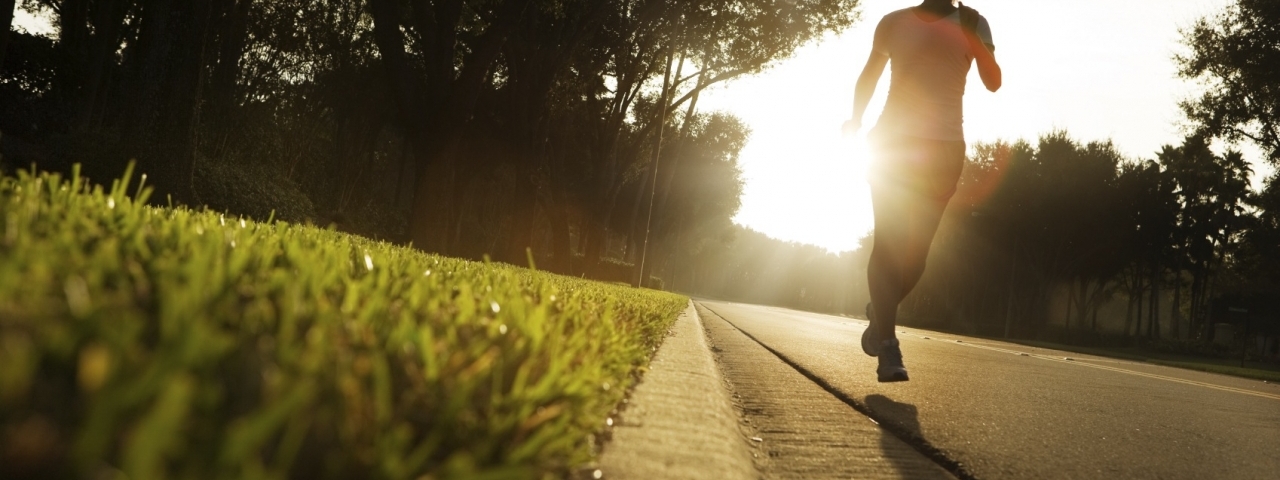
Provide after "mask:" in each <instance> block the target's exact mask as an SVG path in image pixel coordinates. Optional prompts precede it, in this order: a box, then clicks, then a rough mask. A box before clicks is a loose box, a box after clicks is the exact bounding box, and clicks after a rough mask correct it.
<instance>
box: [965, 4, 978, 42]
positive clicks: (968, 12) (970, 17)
mask: <svg viewBox="0 0 1280 480" xmlns="http://www.w3.org/2000/svg"><path fill="white" fill-rule="evenodd" d="M978 17H979V15H978V11H977V10H974V9H972V8H969V7H966V6H964V3H963V2H961V3H960V27H962V28H964V31H965V32H966V33H971V34H975V35H976V34H977V33H978Z"/></svg>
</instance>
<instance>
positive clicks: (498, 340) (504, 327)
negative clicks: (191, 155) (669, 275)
mask: <svg viewBox="0 0 1280 480" xmlns="http://www.w3.org/2000/svg"><path fill="white" fill-rule="evenodd" d="M124 178H125V179H126V180H124V181H117V182H116V183H115V184H114V186H113V187H112V188H111V189H110V191H104V189H102V188H95V187H90V186H89V185H87V184H86V183H85V182H84V181H82V180H81V179H79V178H77V177H75V176H73V177H72V178H61V177H59V176H57V175H46V174H39V175H35V174H30V173H25V172H19V173H18V175H17V176H16V177H4V178H3V179H0V478H89V477H93V478H129V479H132V480H148V479H180V478H246V479H252V478H307V479H310V478H389V479H400V478H543V477H559V476H563V475H564V474H565V473H566V472H568V471H569V470H570V469H572V468H573V467H575V466H578V465H581V464H583V463H585V462H588V461H590V459H591V457H592V455H593V452H592V449H593V448H594V444H595V442H594V441H593V436H594V435H595V434H596V433H598V432H600V431H601V430H602V428H603V426H604V420H605V418H606V417H607V416H608V415H609V414H610V411H611V410H613V409H614V408H615V406H617V404H618V402H619V401H620V400H621V398H622V397H623V396H624V394H625V392H626V390H627V388H628V387H629V386H630V385H631V384H632V383H633V382H634V379H635V378H636V376H637V374H638V373H639V372H641V371H642V370H643V368H644V366H645V365H646V364H647V362H648V359H649V358H650V356H651V354H652V352H653V351H654V349H655V348H656V346H657V345H658V343H659V342H660V340H661V338H662V336H663V335H664V333H665V332H666V330H667V328H668V327H669V325H670V324H671V322H672V321H673V320H674V319H675V317H676V315H677V314H678V313H679V312H680V311H681V310H682V309H683V308H684V307H685V305H686V302H687V300H686V299H685V298H684V297H680V296H677V295H672V294H666V293H662V292H654V291H647V290H637V289H631V288H626V287H619V286H613V285H605V284H600V283H595V282H588V281H582V280H578V279H573V278H567V277H561V276H556V275H550V274H545V273H539V272H535V271H531V270H527V269H522V268H515V267H511V266H507V265H498V264H485V263H475V262H467V261H461V260H455V259H449V258H442V257H438V256H432V255H427V254H423V253H420V252H418V251H415V250H412V249H408V248H403V247H398V246H394V245H390V244H385V243H378V242H373V241H370V240H368V239H364V238H361V237H356V236H351V235H345V234H342V233H337V232H333V231H328V230H324V229H319V228H314V227H309V226H299V225H290V224H285V223H280V222H267V223H256V222H251V221H244V220H241V219H238V218H228V217H224V216H222V215H219V214H217V213H210V212H195V211H191V210H187V209H182V208H177V209H173V208H155V207H150V206H146V205H145V197H146V196H147V190H146V189H145V188H141V187H140V186H130V185H129V182H128V180H127V179H128V178H129V174H127V173H126V175H125V177H124ZM144 180H145V179H144ZM130 194H132V195H130Z"/></svg>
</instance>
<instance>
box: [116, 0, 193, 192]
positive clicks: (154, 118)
mask: <svg viewBox="0 0 1280 480" xmlns="http://www.w3.org/2000/svg"><path fill="white" fill-rule="evenodd" d="M210 1H211V0H150V1H147V2H145V3H144V4H143V15H142V26H141V31H140V33H139V39H138V46H137V48H138V49H139V52H138V54H139V55H138V56H137V57H136V58H135V61H136V62H138V63H137V64H136V65H135V66H134V68H133V72H134V78H133V82H132V83H131V84H130V85H129V86H130V87H131V88H133V93H132V95H131V96H130V98H131V102H130V105H131V107H132V108H131V114H130V115H125V116H124V117H123V118H124V121H125V122H127V123H126V125H125V128H124V129H123V130H124V135H123V138H124V142H123V143H124V145H125V146H126V148H127V149H129V150H130V151H132V152H134V153H135V154H137V155H138V159H139V166H140V167H141V169H140V170H141V171H142V172H143V173H146V174H148V177H149V178H150V179H151V180H150V181H151V182H153V184H154V185H155V186H156V188H157V190H158V191H159V192H160V193H161V195H159V196H158V198H157V199H156V200H158V201H162V202H163V201H164V200H163V199H164V196H163V195H164V194H169V195H170V196H171V197H172V199H173V200H174V201H175V202H178V203H185V204H193V203H194V202H196V201H197V199H196V198H195V192H194V189H193V186H192V172H193V170H194V166H195V157H196V146H197V144H198V142H197V138H196V132H197V128H196V127H197V125H198V123H199V115H200V99H201V90H202V87H203V81H202V80H203V73H204V68H205V43H206V34H207V31H208V24H209V12H210Z"/></svg>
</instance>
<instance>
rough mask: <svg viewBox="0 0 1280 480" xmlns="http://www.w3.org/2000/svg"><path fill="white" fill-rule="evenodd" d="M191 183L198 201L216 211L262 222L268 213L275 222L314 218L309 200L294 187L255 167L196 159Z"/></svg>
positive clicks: (268, 216) (278, 177)
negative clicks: (192, 182) (193, 185)
mask: <svg viewBox="0 0 1280 480" xmlns="http://www.w3.org/2000/svg"><path fill="white" fill-rule="evenodd" d="M194 181H195V190H196V195H197V196H198V197H199V198H200V201H201V202H204V204H205V205H208V207H209V208H210V209H213V210H216V211H220V212H226V213H230V214H232V215H243V216H245V217H248V218H251V219H255V220H263V221H265V220H267V219H268V218H271V215H272V212H274V213H275V218H276V219H279V220H284V221H288V222H309V221H314V220H315V218H316V212H315V206H313V205H312V203H311V199H310V198H308V197H307V196H306V194H304V193H302V190H301V189H299V188H298V186H297V185H296V184H294V183H293V182H291V181H289V180H288V179H286V178H281V177H280V175H279V174H278V173H275V172H272V171H270V169H268V168H265V167H262V166H259V165H252V164H243V165H233V164H229V163H224V162H218V161H214V160H208V159H200V160H198V161H197V162H196V166H195V179H194Z"/></svg>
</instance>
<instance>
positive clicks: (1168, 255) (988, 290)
mask: <svg viewBox="0 0 1280 480" xmlns="http://www.w3.org/2000/svg"><path fill="white" fill-rule="evenodd" d="M971 152H972V154H971V155H970V158H969V162H968V164H967V165H966V168H965V170H964V173H963V175H962V178H961V180H960V186H959V190H958V192H957V194H956V197H955V198H954V199H953V200H952V204H951V206H950V207H949V208H948V210H947V213H946V215H945V217H944V219H943V223H942V226H941V227H940V229H939V232H938V236H937V238H936V239H935V240H934V248H933V251H932V253H931V256H930V259H929V266H928V269H927V270H926V273H925V277H924V278H923V279H922V281H921V283H920V286H919V287H918V288H917V289H916V291H915V292H913V293H912V294H911V295H910V296H909V297H908V298H907V300H906V303H905V304H904V306H903V309H904V310H903V315H904V317H905V320H906V321H907V322H908V323H912V322H914V323H916V324H921V323H924V324H932V325H938V326H950V327H955V328H963V329H965V330H969V331H977V332H979V333H987V334H992V335H1001V334H1003V329H1004V328H1005V327H1004V321H1005V319H1006V318H1009V319H1010V321H1011V325H1010V329H1011V330H1012V331H1011V332H1010V333H1011V334H1012V335H1015V336H1024V337H1035V336H1040V335H1042V334H1044V333H1046V332H1049V331H1052V332H1053V333H1055V334H1062V333H1064V332H1062V331H1061V328H1062V327H1063V326H1065V328H1066V330H1067V332H1065V333H1067V334H1068V335H1069V337H1068V338H1077V337H1088V336H1091V335H1097V334H1098V333H1099V328H1098V323H1097V312H1098V309H1099V307H1100V306H1101V305H1102V304H1103V303H1105V302H1108V301H1113V299H1116V298H1122V299H1127V302H1128V314H1127V316H1126V325H1125V328H1124V334H1125V335H1130V336H1141V337H1147V338H1152V339H1157V338H1171V339H1196V338H1205V336H1207V335H1208V334H1209V333H1208V329H1209V327H1210V326H1211V319H1213V318H1217V319H1219V320H1221V319H1223V318H1226V317H1227V315H1225V312H1226V310H1227V309H1228V308H1232V307H1236V308H1244V309H1250V310H1251V311H1252V312H1253V313H1254V314H1255V316H1256V318H1257V319H1258V323H1257V324H1256V325H1254V328H1256V329H1258V330H1256V331H1262V330H1264V329H1270V330H1268V331H1271V330H1274V331H1271V333H1272V334H1273V335H1275V334H1280V328H1277V327H1280V248H1277V246H1280V176H1278V177H1272V178H1271V179H1270V180H1269V181H1268V182H1267V183H1266V185H1265V188H1264V189H1263V190H1261V191H1254V190H1253V189H1251V187H1250V182H1249V177H1250V173H1251V171H1250V167H1249V165H1248V164H1247V163H1246V162H1245V161H1244V159H1243V157H1242V156H1241V155H1240V153H1238V152H1235V151H1230V150H1228V151H1225V152H1223V153H1214V151H1213V150H1212V149H1210V148H1209V145H1208V144H1207V143H1206V142H1205V141H1204V140H1203V139H1202V138H1199V137H1194V136H1193V137H1191V138H1188V139H1187V140H1186V142H1185V143H1184V144H1183V145H1181V146H1176V147H1175V146H1166V147H1164V149H1163V150H1162V151H1161V152H1159V153H1158V154H1157V155H1156V156H1155V158H1152V159H1125V158H1123V156H1122V155H1121V154H1120V153H1119V152H1117V150H1116V149H1115V147H1114V145H1113V144H1112V143H1111V142H1089V143H1082V142H1079V141H1077V140H1075V139H1072V138H1071V137H1070V136H1069V135H1068V134H1067V133H1066V132H1053V133H1050V134H1047V135H1044V136H1043V137H1041V138H1040V139H1039V141H1038V142H1037V143H1036V144H1032V143H1028V142H1025V141H1018V142H1014V143H1008V142H994V143H979V144H977V145H974V146H973V147H972V148H971ZM869 248H870V242H869V241H868V240H867V239H864V240H863V242H862V247H861V248H859V249H857V250H855V251H853V252H844V253H840V254H833V253H830V252H827V251H825V250H823V249H820V248H817V247H813V246H808V245H798V244H793V243H786V242H782V241H779V240H774V239H771V238H768V237H765V236H764V235H762V234H760V233H757V232H753V231H750V230H745V229H739V231H737V232H736V234H735V235H733V236H732V237H731V238H729V239H728V240H727V244H726V248H720V249H716V250H714V251H710V252H705V253H702V254H699V255H694V256H691V257H689V259H688V261H687V263H686V262H681V265H683V266H682V267H681V268H679V269H674V270H672V271H670V272H669V276H668V277H667V278H668V282H669V284H670V285H671V286H673V287H675V288H677V289H681V290H682V291H687V292H690V293H693V294H696V295H706V296H710V297H716V298H725V299H731V300H742V301H753V302H765V303H771V304H776V305H785V306H792V307H798V308H806V309H811V310H818V311H826V312H832V313H846V314H858V315H860V314H862V313H863V312H864V308H865V305H866V302H868V301H869V300H868V298H867V291H866V280H865V277H866V266H867V260H868V258H869V254H870V251H869ZM1064 289H1065V291H1066V296H1067V301H1066V302H1065V303H1066V306H1065V308H1061V307H1059V308H1056V309H1051V308H1050V306H1051V305H1053V304H1054V303H1053V302H1052V300H1053V296H1054V295H1060V294H1061V293H1062V291H1063V290H1064ZM1170 294H1172V297H1173V301H1172V304H1173V306H1172V307H1169V306H1168V305H1169V303H1170V302H1168V301H1167V300H1161V298H1162V296H1163V297H1168V296H1169V295H1170ZM1214 300H1217V303H1216V304H1215V303H1214ZM1157 306H1160V307H1161V308H1156V307H1157ZM1162 317H1163V319H1162ZM1050 323H1054V324H1056V325H1058V327H1056V328H1053V329H1047V328H1046V327H1047V325H1049V324H1050ZM1162 324H1163V325H1166V326H1167V328H1169V329H1170V331H1162V330H1161V325H1162ZM1056 338H1058V337H1055V339H1056Z"/></svg>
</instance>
